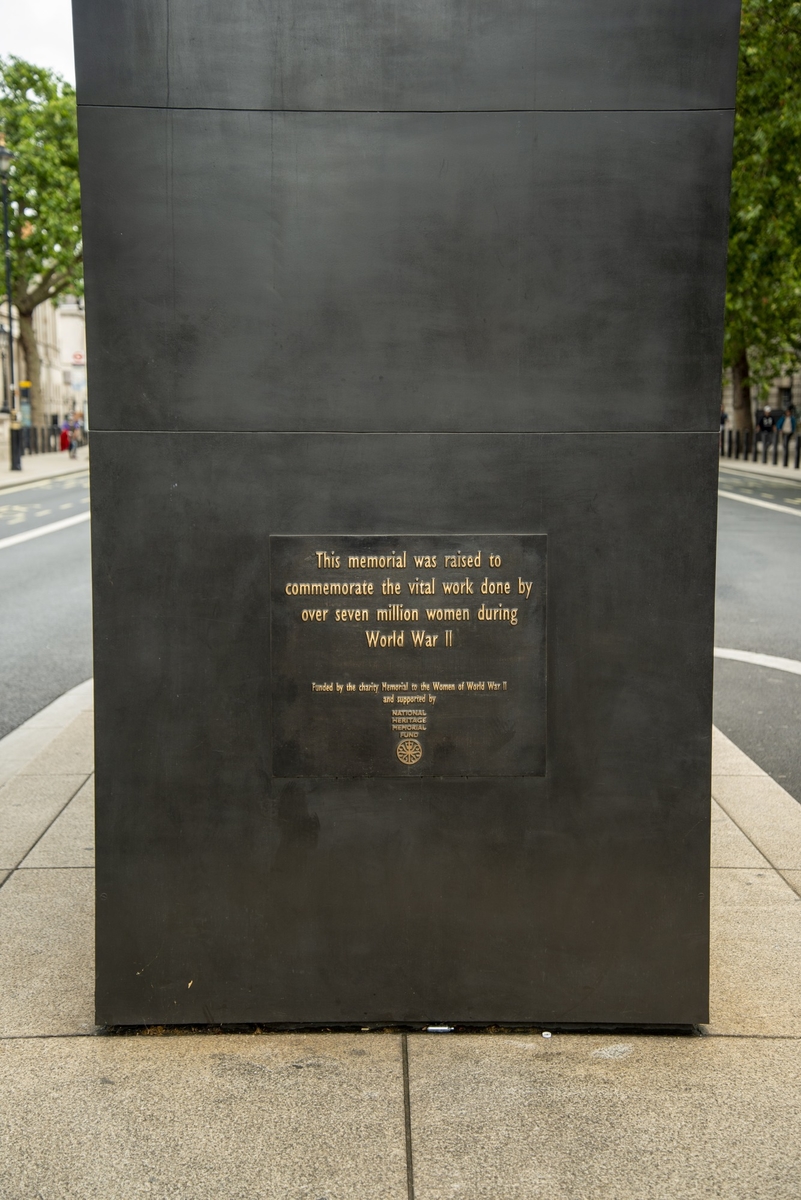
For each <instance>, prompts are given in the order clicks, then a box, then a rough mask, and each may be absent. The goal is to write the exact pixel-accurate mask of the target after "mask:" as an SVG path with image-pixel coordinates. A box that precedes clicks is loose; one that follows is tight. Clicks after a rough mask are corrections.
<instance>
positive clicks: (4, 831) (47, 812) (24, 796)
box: [0, 774, 87, 869]
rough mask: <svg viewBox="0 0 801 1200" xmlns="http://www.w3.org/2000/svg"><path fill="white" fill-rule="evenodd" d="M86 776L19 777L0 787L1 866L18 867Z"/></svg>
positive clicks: (78, 788)
mask: <svg viewBox="0 0 801 1200" xmlns="http://www.w3.org/2000/svg"><path fill="white" fill-rule="evenodd" d="M86 778H87V777H86V775H85V774H81V775H48V776H32V775H15V776H14V778H13V779H10V780H9V781H8V783H6V784H4V785H3V787H2V788H0V867H2V868H5V869H7V868H9V867H16V865H17V863H19V862H20V860H21V859H23V858H24V857H25V855H26V854H27V853H28V851H29V850H30V849H31V847H32V846H33V845H34V844H35V843H36V841H37V840H38V839H39V838H40V837H41V836H42V834H43V833H44V832H45V830H46V829H47V827H48V825H50V823H51V821H53V820H55V818H56V817H58V814H59V813H60V812H61V811H62V809H63V808H64V806H65V805H66V804H68V803H69V801H70V800H71V799H72V797H73V796H75V794H76V793H77V792H78V791H79V790H80V788H81V787H82V785H83V784H84V783H85V782H86Z"/></svg>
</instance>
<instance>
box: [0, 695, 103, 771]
mask: <svg viewBox="0 0 801 1200" xmlns="http://www.w3.org/2000/svg"><path fill="white" fill-rule="evenodd" d="M93 684H94V681H93V680H92V679H87V680H86V682H85V683H79V684H78V686H77V687H74V688H71V689H70V690H69V691H68V692H65V693H64V695H63V696H59V698H58V699H57V700H54V701H53V703H52V704H48V705H47V706H46V707H45V708H43V709H41V710H40V711H39V712H38V713H36V714H35V715H34V716H32V717H31V718H30V719H29V720H28V721H25V722H24V724H22V725H20V726H19V728H18V729H14V730H12V732H11V733H9V734H6V736H5V737H4V738H2V739H0V786H2V785H3V784H4V783H5V782H6V781H7V780H9V779H11V778H13V776H14V775H17V774H18V773H19V772H20V771H22V770H23V769H24V768H25V767H26V766H27V765H28V763H29V762H30V761H31V759H33V758H35V757H36V755H37V754H39V753H41V751H42V750H44V749H45V747H46V746H48V745H49V744H50V743H51V742H52V741H53V739H54V738H55V737H56V736H57V735H58V734H59V733H60V732H61V731H62V730H63V729H65V728H66V727H67V726H68V725H69V724H70V723H71V722H72V721H73V720H74V719H75V717H77V716H78V715H79V714H80V713H81V712H84V711H86V710H91V708H92V704H93V699H94V697H93Z"/></svg>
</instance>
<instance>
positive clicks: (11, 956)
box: [0, 683, 801, 1200]
mask: <svg viewBox="0 0 801 1200" xmlns="http://www.w3.org/2000/svg"><path fill="white" fill-rule="evenodd" d="M91 704H92V697H91V684H90V683H88V684H82V685H81V686H80V687H78V688H76V689H74V690H73V691H71V692H70V693H68V694H67V695H66V696H65V697H62V698H61V699H59V700H57V701H56V702H55V703H54V704H53V705H50V706H49V707H48V708H46V709H45V710H44V711H43V712H41V713H40V714H38V715H37V716H35V717H34V718H33V719H32V720H31V721H29V722H27V723H26V724H25V725H23V726H22V727H21V728H20V729H18V730H15V731H14V733H12V734H11V735H9V736H8V737H7V738H5V739H3V740H2V741H0V783H2V786H1V787H0V877H2V879H3V883H2V885H0V945H2V946H3V954H2V956H0V1080H2V1084H1V1085H0V1196H2V1197H3V1200H95V1198H96V1200H133V1198H134V1197H150V1198H151V1200H152V1198H159V1200H161V1198H164V1200H166V1198H167V1197H185V1198H187V1200H206V1198H209V1200H211V1198H214V1200H220V1198H223V1200H453V1198H457V1200H462V1198H464V1200H532V1198H540V1197H542V1198H543V1200H596V1198H604V1200H606V1198H609V1200H618V1198H619V1200H645V1198H648V1200H677V1198H678V1200H693V1198H696V1197H698V1198H701V1197H704V1198H706V1197H713V1196H714V1197H723V1198H725V1200H740V1198H742V1200H797V1198H798V1196H799V1192H801V1184H799V1180H801V805H799V804H797V803H796V802H795V801H794V800H793V799H792V797H791V796H789V795H788V793H787V792H786V791H784V789H783V788H782V787H781V786H780V785H779V784H778V783H776V782H775V781H774V780H773V779H771V778H770V777H769V776H768V775H766V774H765V772H764V771H762V770H761V769H760V768H759V767H758V766H757V765H756V764H755V763H754V762H752V761H751V760H750V759H749V758H747V757H746V755H745V754H743V753H742V751H740V750H739V749H738V748H737V747H736V746H735V745H734V744H733V743H732V742H731V741H729V740H728V739H727V738H726V737H725V736H723V735H722V734H720V733H718V732H716V733H715V740H714V768H713V779H712V796H713V797H714V798H713V799H712V801H711V803H712V816H713V821H712V830H713V833H712V862H713V868H712V884H711V897H712V900H711V905H712V908H711V912H712V958H711V978H712V1012H711V1020H710V1023H709V1025H708V1026H704V1027H702V1028H699V1029H698V1030H696V1031H695V1033H694V1034H692V1035H688V1036H675V1035H664V1034H663V1035H648V1034H642V1033H638V1032H637V1031H635V1030H630V1029H629V1030H625V1029H624V1030H618V1031H615V1032H596V1033H592V1034H577V1033H560V1032H559V1031H555V1032H553V1036H552V1037H550V1038H545V1037H543V1036H542V1032H543V1031H542V1030H539V1029H528V1030H515V1031H508V1032H498V1031H494V1032H485V1033H464V1034H462V1033H449V1034H434V1033H424V1032H421V1033H414V1034H402V1033H398V1032H394V1031H382V1032H364V1033H358V1032H355V1033H324V1032H309V1033H297V1032H295V1033H277V1032H269V1031H258V1032H247V1031H238V1032H230V1033H222V1032H214V1033H205V1032H191V1031H169V1030H149V1031H142V1032H141V1033H139V1034H132V1035H128V1036H122V1035H119V1034H116V1035H112V1034H110V1033H108V1032H107V1031H104V1030H99V1029H97V1028H96V1027H95V1025H94V1020H93V996H92V990H93V944H92V938H93V828H92V807H93V806H92V753H93V745H92V711H91Z"/></svg>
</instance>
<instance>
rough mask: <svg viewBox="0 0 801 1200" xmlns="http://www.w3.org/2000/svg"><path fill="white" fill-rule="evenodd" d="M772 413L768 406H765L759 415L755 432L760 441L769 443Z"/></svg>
mask: <svg viewBox="0 0 801 1200" xmlns="http://www.w3.org/2000/svg"><path fill="white" fill-rule="evenodd" d="M773 425H774V422H773V413H772V411H771V407H770V405H769V404H766V405H765V407H764V408H763V409H762V412H761V413H760V414H759V418H758V420H757V432H758V434H759V437H760V439H761V441H763V442H769V441H770V439H771V437H772V435H773Z"/></svg>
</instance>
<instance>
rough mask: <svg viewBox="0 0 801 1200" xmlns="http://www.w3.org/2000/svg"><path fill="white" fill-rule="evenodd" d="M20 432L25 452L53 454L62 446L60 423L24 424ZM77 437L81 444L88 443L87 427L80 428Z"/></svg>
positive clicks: (23, 451)
mask: <svg viewBox="0 0 801 1200" xmlns="http://www.w3.org/2000/svg"><path fill="white" fill-rule="evenodd" d="M20 432H21V434H22V453H23V454H53V453H55V452H56V451H58V450H59V449H60V447H61V429H60V427H59V426H58V425H24V426H23V427H22V429H21V431H20ZM77 439H78V445H79V446H85V445H87V443H88V437H87V433H86V430H85V429H79V430H78V433H77Z"/></svg>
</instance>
